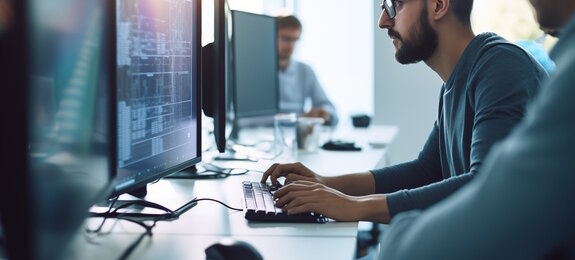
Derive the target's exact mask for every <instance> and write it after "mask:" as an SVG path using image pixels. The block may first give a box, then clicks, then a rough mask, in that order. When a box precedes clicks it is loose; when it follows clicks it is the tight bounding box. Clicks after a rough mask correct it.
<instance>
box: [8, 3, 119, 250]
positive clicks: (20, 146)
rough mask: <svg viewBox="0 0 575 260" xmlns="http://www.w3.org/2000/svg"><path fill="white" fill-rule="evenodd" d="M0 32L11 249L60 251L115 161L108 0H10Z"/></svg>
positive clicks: (100, 193) (101, 189) (97, 197)
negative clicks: (9, 19)
mask: <svg viewBox="0 0 575 260" xmlns="http://www.w3.org/2000/svg"><path fill="white" fill-rule="evenodd" d="M11 2H12V4H13V5H12V8H13V10H12V13H13V16H12V17H13V18H14V20H13V21H12V25H11V27H10V28H8V29H6V31H3V32H2V35H0V50H1V51H0V52H1V54H2V55H1V57H2V59H1V61H0V73H1V76H2V77H1V78H2V86H3V88H4V90H5V91H3V93H2V102H0V103H1V107H2V108H1V109H0V111H1V115H2V116H1V118H2V121H3V123H2V128H1V129H0V132H1V134H0V136H1V139H2V165H3V167H5V168H4V169H3V173H5V174H3V177H2V181H1V182H0V195H1V196H0V204H1V207H0V209H1V218H2V222H3V232H4V234H3V235H4V236H5V237H6V241H7V248H8V254H9V258H10V259H59V258H60V257H62V253H63V251H64V250H65V247H66V245H67V244H68V243H69V241H70V240H72V238H73V237H75V236H76V235H77V234H78V231H79V228H80V226H81V224H82V222H83V221H84V219H85V217H86V216H87V213H88V208H89V207H90V206H91V205H92V204H93V203H95V202H96V201H98V200H100V199H102V198H103V196H105V195H104V194H106V193H107V192H108V190H106V189H107V187H110V186H111V185H110V180H111V177H112V175H113V172H114V170H115V168H116V167H115V145H114V144H113V143H114V139H115V135H114V134H113V133H115V129H114V128H113V125H114V115H115V113H114V107H113V103H114V102H113V99H114V93H115V91H114V89H113V83H112V81H111V80H110V79H111V73H112V70H111V69H110V68H112V66H110V64H109V62H111V60H110V59H109V57H110V54H111V52H110V48H109V47H110V44H109V40H110V38H109V37H108V36H109V35H108V34H109V33H110V32H109V30H108V28H109V26H110V25H111V24H109V22H110V21H108V17H111V14H110V13H109V11H110V9H109V8H108V6H106V3H107V2H106V1H94V0H74V1H62V0H56V1H44V0H28V1H11ZM4 11H5V10H4Z"/></svg>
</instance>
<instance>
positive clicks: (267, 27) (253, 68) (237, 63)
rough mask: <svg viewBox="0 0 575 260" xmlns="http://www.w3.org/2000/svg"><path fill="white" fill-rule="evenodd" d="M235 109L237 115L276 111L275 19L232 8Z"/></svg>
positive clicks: (266, 114) (241, 116)
mask: <svg viewBox="0 0 575 260" xmlns="http://www.w3.org/2000/svg"><path fill="white" fill-rule="evenodd" d="M232 17H233V30H232V35H233V37H232V44H233V49H234V50H233V53H234V59H233V63H234V66H233V67H234V80H235V84H234V85H235V91H234V109H235V111H234V112H235V116H236V117H237V118H245V117H257V116H268V115H274V114H275V113H277V112H278V100H279V87H278V66H279V64H278V55H277V22H276V21H277V20H276V18H275V17H271V16H266V15H259V14H253V13H247V12H241V11H233V12H232Z"/></svg>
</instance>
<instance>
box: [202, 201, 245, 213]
mask: <svg viewBox="0 0 575 260" xmlns="http://www.w3.org/2000/svg"><path fill="white" fill-rule="evenodd" d="M195 201H196V202H197V201H213V202H217V203H219V204H221V205H223V206H224V207H226V208H228V209H231V210H235V211H243V209H239V208H234V207H231V206H229V205H228V204H226V203H223V202H221V201H219V200H216V199H210V198H202V199H195Z"/></svg>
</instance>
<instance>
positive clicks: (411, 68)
mask: <svg viewBox="0 0 575 260" xmlns="http://www.w3.org/2000/svg"><path fill="white" fill-rule="evenodd" d="M369 2H370V4H373V8H372V10H373V13H374V15H373V24H375V25H377V22H378V19H379V16H380V14H381V8H380V6H379V2H374V1H369ZM373 33H374V43H375V49H374V56H375V60H374V69H375V75H374V86H375V87H374V105H375V108H374V109H375V116H374V122H375V123H376V124H391V125H397V126H399V133H398V136H397V138H396V140H395V142H394V143H393V145H392V146H391V147H390V153H389V155H390V161H391V163H392V164H396V163H400V162H404V161H407V160H411V159H414V158H415V157H416V156H417V155H418V153H419V151H420V149H421V148H422V147H423V144H424V142H425V140H426V139H427V136H428V134H429V131H430V130H431V127H432V126H433V123H434V121H435V118H436V117H437V106H438V100H439V91H440V88H441V85H442V84H443V82H442V80H441V78H439V76H438V75H437V74H436V73H435V72H433V71H432V70H431V69H430V68H429V67H427V66H426V65H425V63H423V62H420V63H418V64H410V65H401V64H399V63H398V62H397V61H396V60H395V48H394V46H393V44H392V43H391V40H390V39H389V37H388V36H387V30H382V29H380V28H378V27H377V26H374V31H373Z"/></svg>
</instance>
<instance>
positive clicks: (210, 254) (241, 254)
mask: <svg viewBox="0 0 575 260" xmlns="http://www.w3.org/2000/svg"><path fill="white" fill-rule="evenodd" d="M205 252H206V259H208V260H235V259H237V260H239V259H249V260H252V259H253V260H261V259H263V257H262V255H261V254H260V253H259V252H258V250H257V249H256V248H255V247H253V246H252V245H250V244H249V243H247V242H245V241H241V240H234V239H229V238H227V239H223V240H221V241H220V242H218V243H215V244H213V245H211V246H209V247H208V248H206V250H205Z"/></svg>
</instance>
